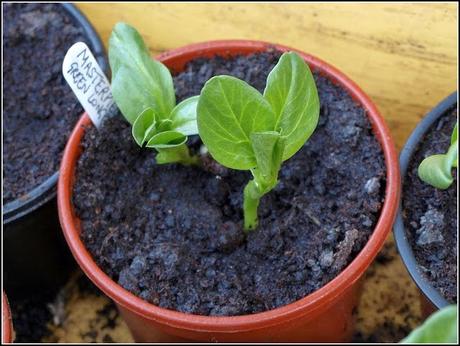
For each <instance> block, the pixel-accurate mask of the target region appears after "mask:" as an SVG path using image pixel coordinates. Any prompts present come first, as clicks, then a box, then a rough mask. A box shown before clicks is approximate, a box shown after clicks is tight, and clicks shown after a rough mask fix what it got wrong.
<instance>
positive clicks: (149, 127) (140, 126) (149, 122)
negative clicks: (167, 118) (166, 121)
mask: <svg viewBox="0 0 460 346" xmlns="http://www.w3.org/2000/svg"><path fill="white" fill-rule="evenodd" d="M155 127H156V121H155V112H154V111H153V109H152V108H147V109H146V110H144V111H143V112H142V113H141V114H139V115H138V117H137V118H136V120H135V121H134V124H133V126H132V128H131V131H132V134H133V137H134V140H135V141H136V143H137V144H138V145H139V146H141V147H142V145H143V144H144V143H145V142H148V141H149V139H150V138H151V137H152V136H153V135H154V134H155V130H156V128H155Z"/></svg>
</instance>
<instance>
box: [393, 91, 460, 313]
mask: <svg viewBox="0 0 460 346" xmlns="http://www.w3.org/2000/svg"><path fill="white" fill-rule="evenodd" d="M456 104H457V92H454V93H452V94H451V95H449V96H448V97H446V98H445V99H444V100H443V101H441V102H440V103H439V104H438V105H437V106H436V107H435V108H433V109H432V110H431V111H430V112H429V113H428V114H427V115H426V116H425V117H424V118H423V119H422V121H420V123H419V124H418V125H417V127H416V128H415V129H414V131H413V132H412V133H411V135H410V137H409V139H408V140H407V142H406V144H405V145H404V148H403V149H402V151H401V154H400V156H399V162H400V169H401V177H402V179H401V184H402V186H404V180H405V178H406V173H407V170H408V166H409V163H410V162H411V159H412V156H413V155H414V153H415V151H416V149H417V147H418V145H419V143H420V141H421V140H422V139H423V137H424V136H425V134H426V133H427V132H428V130H429V129H430V128H431V126H432V125H433V124H435V123H436V121H437V120H438V119H439V118H440V117H441V116H443V115H444V114H445V113H446V111H448V110H450V109H452V108H453V107H455V105H456ZM401 191H403V189H401ZM402 199H403V196H402V194H401V200H400V204H399V209H398V215H397V216H396V222H395V224H394V227H393V233H394V237H395V241H396V246H397V248H398V251H399V254H400V256H401V258H402V260H403V262H404V265H405V266H406V268H407V270H408V272H409V274H410V276H411V277H412V279H413V280H414V281H415V283H416V285H417V286H418V288H419V289H420V292H421V295H422V301H421V303H422V310H423V314H424V316H425V317H426V316H428V315H429V314H430V313H431V312H434V311H435V310H437V309H441V308H443V307H445V306H447V305H449V302H448V301H447V300H446V299H445V298H444V297H443V296H442V295H441V293H440V292H439V291H438V290H436V289H435V288H434V287H433V286H432V285H431V283H430V282H429V281H428V280H427V279H426V278H425V277H424V276H423V275H422V274H421V273H420V269H419V265H418V263H417V260H416V258H415V255H414V253H413V251H412V247H411V244H410V243H409V240H408V239H407V235H406V229H405V227H404V221H403V215H402Z"/></svg>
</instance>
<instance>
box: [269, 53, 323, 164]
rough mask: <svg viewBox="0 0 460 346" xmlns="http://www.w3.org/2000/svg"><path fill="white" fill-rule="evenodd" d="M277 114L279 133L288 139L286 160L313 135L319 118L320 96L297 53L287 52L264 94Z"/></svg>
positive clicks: (273, 73) (276, 127) (270, 75)
mask: <svg viewBox="0 0 460 346" xmlns="http://www.w3.org/2000/svg"><path fill="white" fill-rule="evenodd" d="M264 97H265V99H266V100H267V101H268V102H269V103H270V105H271V106H272V109H273V110H274V111H275V115H276V119H277V120H276V126H275V128H274V130H275V131H279V132H280V133H281V136H282V137H284V138H285V139H286V148H285V151H284V154H283V161H285V160H287V159H289V158H290V157H291V156H292V155H294V154H295V153H296V152H297V151H298V150H299V149H300V148H301V147H302V146H303V145H304V144H305V142H306V141H307V139H308V138H309V137H310V136H311V134H312V133H313V131H314V130H315V128H316V125H317V123H318V117H319V97H318V91H317V90H316V84H315V80H314V78H313V75H312V73H311V71H310V68H309V67H308V65H307V64H306V63H305V61H304V60H303V59H302V58H301V57H300V56H299V55H298V54H296V53H294V52H289V53H284V54H283V55H282V56H281V58H280V60H279V62H278V64H277V65H276V66H275V67H274V68H273V70H272V71H271V72H270V74H269V75H268V78H267V85H266V87H265V91H264Z"/></svg>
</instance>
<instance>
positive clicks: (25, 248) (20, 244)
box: [3, 3, 108, 298]
mask: <svg viewBox="0 0 460 346" xmlns="http://www.w3.org/2000/svg"><path fill="white" fill-rule="evenodd" d="M62 6H63V8H64V10H65V11H66V12H67V14H68V15H69V16H70V17H71V18H72V19H73V21H74V23H75V24H76V25H77V26H79V27H81V28H82V29H83V31H84V35H85V36H86V42H87V43H88V46H89V47H90V48H91V50H92V52H93V54H94V56H95V58H96V59H97V61H98V63H99V64H100V65H101V67H102V69H103V70H104V71H107V70H108V62H107V58H106V55H105V51H104V46H103V45H102V42H101V40H100V38H99V36H98V34H97V32H96V31H95V30H94V28H93V26H92V25H91V23H90V22H89V21H88V20H87V19H86V17H85V16H84V15H83V14H82V13H81V12H80V11H79V10H78V9H77V8H76V7H75V6H74V5H72V4H69V3H65V4H62ZM58 176H59V172H55V173H54V174H53V175H51V176H50V177H49V178H48V179H47V180H46V181H44V182H43V183H42V184H40V185H38V186H37V187H35V188H34V189H33V190H31V191H29V192H28V193H27V194H26V195H24V196H22V197H21V198H18V199H16V200H14V201H11V202H9V203H7V204H5V205H4V207H3V250H4V252H3V270H4V281H3V283H4V288H5V290H6V291H7V292H8V293H9V295H10V296H11V297H12V298H20V297H22V296H25V295H30V293H31V292H37V291H42V290H46V289H49V288H55V287H56V286H59V285H62V284H63V283H64V282H65V281H66V280H67V278H68V276H69V274H70V273H71V271H72V270H73V269H74V268H76V264H75V261H74V260H73V258H72V256H71V254H70V252H69V250H68V248H67V246H66V243H65V240H64V237H63V235H62V232H61V230H60V225H59V219H58V212H57V202H56V184H57V181H58Z"/></svg>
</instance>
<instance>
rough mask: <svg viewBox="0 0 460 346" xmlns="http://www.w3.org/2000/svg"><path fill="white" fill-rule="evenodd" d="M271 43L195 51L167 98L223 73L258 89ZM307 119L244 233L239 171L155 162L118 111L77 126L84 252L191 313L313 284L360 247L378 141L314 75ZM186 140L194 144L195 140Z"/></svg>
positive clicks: (361, 116)
mask: <svg viewBox="0 0 460 346" xmlns="http://www.w3.org/2000/svg"><path fill="white" fill-rule="evenodd" d="M278 58H279V53H277V52H268V53H262V54H261V53H259V54H255V55H252V56H250V57H237V58H233V59H228V60H225V59H222V58H214V59H211V60H208V59H198V60H195V61H193V62H191V63H190V64H189V65H188V66H187V67H186V68H185V71H184V72H183V73H180V74H178V75H177V76H176V77H175V78H174V80H175V87H176V93H177V98H178V102H179V101H180V100H182V99H183V98H184V97H188V96H192V95H196V94H198V93H199V91H200V89H201V88H202V86H203V85H204V83H205V82H206V80H207V79H209V78H210V77H212V76H213V75H216V74H229V75H233V76H236V77H239V78H243V79H246V80H247V81H248V82H249V83H250V84H252V85H253V86H255V87H256V88H258V89H259V90H260V91H262V90H263V88H264V86H265V80H266V77H267V75H268V73H269V71H270V70H271V69H272V68H273V66H274V65H275V64H276V62H277V59H278ZM315 78H316V82H317V87H318V91H319V95H320V101H321V114H320V121H319V125H318V127H317V129H316V131H315V133H314V134H313V135H312V137H311V138H310V140H309V141H308V142H307V143H306V145H305V146H304V147H303V148H302V149H301V150H300V151H299V152H298V153H297V154H296V155H295V156H294V157H293V158H291V159H290V160H288V161H286V162H285V163H284V164H283V167H282V169H281V172H280V176H279V179H280V182H279V184H278V186H277V187H276V188H275V189H274V190H273V191H272V192H270V193H269V194H268V195H266V196H264V198H263V199H262V201H261V205H260V207H259V217H260V220H259V221H260V224H259V227H258V229H257V230H256V231H253V232H251V233H250V234H249V235H248V236H247V237H245V235H244V232H243V230H242V212H241V209H242V196H243V188H244V186H245V184H246V183H247V182H248V180H249V179H250V175H249V174H248V173H247V172H242V171H232V170H228V169H225V168H224V167H220V166H218V165H217V164H216V163H215V162H214V163H213V162H212V160H211V159H210V158H209V157H208V158H204V161H205V164H204V166H205V167H206V169H200V168H192V167H183V166H180V165H163V166H161V165H158V166H157V165H156V164H155V154H154V151H151V150H148V149H141V148H139V147H138V146H137V145H136V144H135V142H134V140H133V138H132V136H131V129H130V127H129V125H128V124H127V123H126V122H125V121H124V120H123V119H122V118H121V117H115V118H112V119H110V120H107V121H106V123H105V124H104V126H103V127H102V128H101V129H100V130H99V131H97V130H96V129H95V128H89V129H88V130H87V132H86V134H85V136H84V139H83V142H82V146H83V154H82V155H81V157H80V159H79V161H78V166H77V176H76V184H75V186H74V191H73V196H74V197H73V202H74V205H75V209H76V213H77V215H78V216H79V218H80V219H81V221H82V224H81V225H82V239H83V241H84V243H85V244H86V246H87V248H88V249H89V251H90V252H91V254H92V255H93V257H94V258H95V260H96V262H97V263H98V264H99V265H100V266H101V267H102V268H103V270H104V271H105V272H106V273H108V275H110V276H111V277H112V278H113V279H114V280H115V281H117V282H118V283H119V284H120V285H122V286H123V287H125V288H126V289H127V290H129V291H131V292H133V293H134V294H136V295H138V296H140V297H141V298H143V299H146V300H148V301H149V302H151V303H153V304H156V305H159V306H161V307H165V308H170V309H174V310H179V311H183V312H187V313H195V314H202V315H242V314H250V313H255V312H260V311H265V310H269V309H273V308H276V307H279V306H282V305H285V304H288V303H291V302H293V301H295V300H298V299H300V298H302V297H304V296H306V295H307V294H309V293H311V292H313V291H315V290H317V289H318V288H320V287H321V286H323V285H324V284H325V283H327V282H328V281H330V280H331V279H332V278H334V277H335V276H336V275H337V274H338V273H339V272H340V271H341V270H342V269H343V268H344V267H345V266H346V265H347V264H348V263H350V262H351V260H352V259H353V258H354V257H355V255H356V254H357V253H358V251H359V250H360V249H361V248H362V247H363V245H364V244H365V243H366V241H367V240H368V238H369V235H370V234H371V233H372V230H373V228H374V226H375V224H376V221H377V218H378V215H379V212H380V209H381V206H382V202H383V199H384V191H385V173H386V172H385V165H384V159H383V156H382V151H381V148H380V146H379V144H378V142H377V140H376V139H375V138H374V136H373V134H372V131H371V126H370V124H369V122H368V120H367V118H366V115H365V112H364V110H363V109H362V108H360V107H359V106H357V105H356V104H355V103H354V102H353V101H352V99H351V98H350V96H349V95H348V94H347V93H346V92H344V91H343V90H342V89H340V88H339V87H336V86H334V85H333V84H332V83H331V82H330V81H328V80H327V79H325V78H324V77H321V76H319V75H315ZM191 145H192V146H193V147H194V148H196V149H198V147H199V143H197V139H196V138H195V139H192V140H191Z"/></svg>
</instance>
